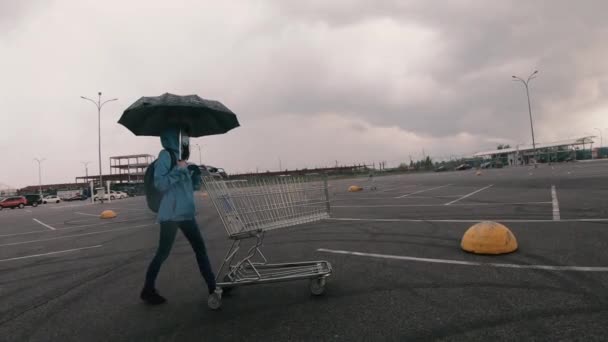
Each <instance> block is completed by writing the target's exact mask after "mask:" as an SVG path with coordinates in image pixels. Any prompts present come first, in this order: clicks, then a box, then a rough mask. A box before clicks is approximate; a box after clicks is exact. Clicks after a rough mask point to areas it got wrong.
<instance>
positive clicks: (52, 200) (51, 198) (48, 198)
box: [42, 195, 61, 204]
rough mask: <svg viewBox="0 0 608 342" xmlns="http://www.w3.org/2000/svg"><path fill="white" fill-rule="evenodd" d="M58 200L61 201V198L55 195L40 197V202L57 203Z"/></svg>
mask: <svg viewBox="0 0 608 342" xmlns="http://www.w3.org/2000/svg"><path fill="white" fill-rule="evenodd" d="M59 202H61V198H59V197H57V196H56V195H50V196H46V197H45V198H43V199H42V203H44V204H47V203H59Z"/></svg>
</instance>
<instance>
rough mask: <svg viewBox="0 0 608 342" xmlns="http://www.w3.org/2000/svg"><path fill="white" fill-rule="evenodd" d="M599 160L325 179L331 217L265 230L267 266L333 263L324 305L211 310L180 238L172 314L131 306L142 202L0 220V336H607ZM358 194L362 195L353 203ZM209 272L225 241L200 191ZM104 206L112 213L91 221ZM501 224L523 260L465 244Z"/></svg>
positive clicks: (151, 238)
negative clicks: (471, 232) (477, 229)
mask: <svg viewBox="0 0 608 342" xmlns="http://www.w3.org/2000/svg"><path fill="white" fill-rule="evenodd" d="M607 175H608V163H606V162H592V163H573V164H561V165H553V166H550V165H542V166H540V167H539V168H537V169H535V168H530V167H518V168H508V169H495V170H484V171H482V174H481V175H477V174H476V171H475V170H468V171H459V172H441V173H425V174H407V175H393V176H384V177H375V179H374V185H375V186H376V187H377V190H375V191H372V190H370V189H368V188H367V187H368V186H369V185H370V183H369V180H368V179H367V178H356V179H341V180H335V181H331V182H330V186H331V187H330V195H331V204H332V214H331V216H332V218H331V219H329V220H325V221H322V222H318V223H314V224H307V225H302V226H298V227H293V228H288V229H282V230H277V231H273V232H270V233H269V234H268V235H267V238H266V243H265V253H266V254H267V257H269V259H270V260H271V261H279V262H280V261H304V260H316V259H323V260H328V261H330V262H331V263H332V266H333V268H334V274H333V275H332V276H331V277H330V278H329V280H328V285H327V291H326V293H325V295H324V296H322V297H313V296H311V295H310V293H309V291H308V287H307V285H308V284H307V283H306V282H292V283H276V284H269V285H263V286H250V287H243V288H238V289H236V290H235V291H234V292H233V293H232V294H231V295H230V296H226V297H225V298H224V304H223V307H222V310H220V311H218V312H213V311H210V310H209V309H208V308H207V306H206V290H205V286H204V284H203V283H202V279H201V277H200V275H199V274H198V271H197V267H196V261H195V258H194V255H193V253H192V252H191V250H190V247H189V245H188V244H187V242H186V240H185V238H184V237H183V236H181V235H180V236H178V239H177V241H176V244H175V247H174V250H173V253H172V255H171V256H170V258H169V259H168V260H167V262H166V263H165V264H164V266H163V268H162V270H161V274H160V277H159V281H158V284H157V285H158V288H159V291H160V292H161V293H162V294H163V295H165V296H166V297H167V298H168V300H169V302H168V303H167V304H165V305H163V306H161V307H148V306H145V305H143V304H142V303H141V302H140V300H139V297H138V295H139V291H140V289H141V285H142V282H143V278H144V273H145V270H146V267H147V264H148V262H149V260H150V259H151V257H152V255H153V253H154V249H155V246H156V242H157V239H158V236H157V233H158V228H157V225H156V224H155V223H154V216H153V215H152V213H150V212H149V211H148V210H147V208H146V207H145V203H144V198H143V197H136V198H129V199H124V200H118V201H113V202H112V203H105V204H93V205H92V204H89V203H86V202H71V203H60V204H50V205H43V206H40V207H38V208H29V207H28V208H26V209H21V210H19V209H16V210H3V211H2V212H0V303H1V305H0V336H2V338H1V339H2V340H6V341H22V340H32V341H46V340H61V341H107V340H114V341H134V340H140V341H187V340H198V341H201V340H203V341H219V340H234V341H247V340H251V341H256V340H263V341H288V340H291V341H300V340H314V341H328V340H335V341H353V340H374V341H380V340H395V341H404V340H463V341H468V340H480V339H488V338H497V339H501V340H533V339H536V340H585V341H592V340H598V341H599V340H605V336H606V335H607V334H608V326H607V325H606V322H608V196H607V194H608V177H607ZM350 185H361V186H363V187H364V188H365V190H364V191H361V192H352V193H351V192H347V191H346V189H347V188H348V187H349V186H350ZM197 205H198V220H199V224H200V226H201V230H202V232H203V235H204V236H205V239H206V242H207V248H208V250H209V254H210V257H211V260H212V263H213V264H214V265H217V264H219V262H220V261H221V258H222V257H223V255H224V253H225V252H226V250H227V248H228V246H229V241H228V240H227V237H226V233H225V231H224V230H223V226H222V225H221V223H220V221H219V218H218V217H217V215H216V213H215V210H214V209H213V208H212V206H211V205H210V203H209V200H208V199H207V197H205V196H204V194H201V193H199V194H197ZM104 209H113V210H115V211H116V212H117V213H118V217H117V218H115V219H112V220H101V219H99V217H98V216H99V213H100V212H101V211H102V210H104ZM482 220H494V221H498V222H500V223H503V224H505V225H506V226H508V227H509V228H510V229H511V230H512V232H513V233H514V234H515V236H516V237H517V240H518V243H519V250H518V251H517V252H515V253H512V254H508V255H501V256H480V255H473V254H468V253H465V252H463V251H462V250H461V249H460V248H459V243H460V238H461V237H462V234H463V233H464V232H465V231H466V229H467V228H469V227H470V226H471V225H473V224H474V223H476V222H479V221H482Z"/></svg>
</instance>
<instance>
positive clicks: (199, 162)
mask: <svg viewBox="0 0 608 342" xmlns="http://www.w3.org/2000/svg"><path fill="white" fill-rule="evenodd" d="M195 146H196V147H197V148H198V164H199V165H203V158H202V157H201V145H199V144H196V145H195Z"/></svg>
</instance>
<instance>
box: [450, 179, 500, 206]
mask: <svg viewBox="0 0 608 342" xmlns="http://www.w3.org/2000/svg"><path fill="white" fill-rule="evenodd" d="M492 186H494V184H490V185H488V186H486V187H485V188H481V189H479V190H476V191H473V192H471V193H470V194H466V195H464V196H462V197H460V198H457V199H455V200H453V201H452V202H448V203H446V204H445V205H452V204H454V203H456V202H458V201H460V200H463V199H465V198H468V197H471V196H473V195H475V194H476V193H480V192H482V191H484V190H486V189H489V188H491V187H492Z"/></svg>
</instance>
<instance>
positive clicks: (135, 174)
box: [76, 154, 155, 184]
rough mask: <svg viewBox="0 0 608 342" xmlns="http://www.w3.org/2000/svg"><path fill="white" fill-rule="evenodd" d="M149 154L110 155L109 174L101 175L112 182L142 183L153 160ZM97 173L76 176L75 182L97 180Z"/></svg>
mask: <svg viewBox="0 0 608 342" xmlns="http://www.w3.org/2000/svg"><path fill="white" fill-rule="evenodd" d="M154 159H155V158H154V156H152V155H149V154H132V155H127V156H115V157H110V174H107V175H102V178H103V180H104V182H105V181H111V182H112V183H121V184H122V183H143V181H144V175H145V172H146V169H147V168H148V166H149V165H150V164H152V162H153V161H154ZM98 179H99V175H97V176H94V175H89V176H81V177H76V183H81V182H82V183H89V182H91V181H93V182H97V180H98Z"/></svg>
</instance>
